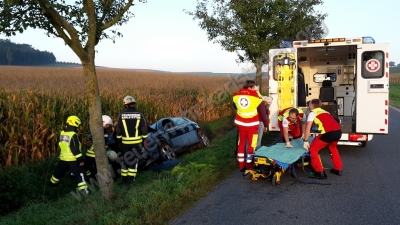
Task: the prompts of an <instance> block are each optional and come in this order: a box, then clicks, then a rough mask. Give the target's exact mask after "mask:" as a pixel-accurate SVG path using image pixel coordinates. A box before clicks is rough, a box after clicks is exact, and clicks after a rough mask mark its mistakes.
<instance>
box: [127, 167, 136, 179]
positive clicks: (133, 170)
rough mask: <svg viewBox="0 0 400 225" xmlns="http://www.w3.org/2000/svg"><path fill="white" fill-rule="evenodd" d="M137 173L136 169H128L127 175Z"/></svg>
mask: <svg viewBox="0 0 400 225" xmlns="http://www.w3.org/2000/svg"><path fill="white" fill-rule="evenodd" d="M136 173H137V169H128V176H133V177H135V176H136Z"/></svg>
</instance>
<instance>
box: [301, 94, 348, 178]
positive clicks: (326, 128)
mask: <svg viewBox="0 0 400 225" xmlns="http://www.w3.org/2000/svg"><path fill="white" fill-rule="evenodd" d="M309 108H310V110H311V112H310V113H309V114H308V117H307V124H305V123H303V125H302V127H303V129H304V131H305V132H304V148H305V149H307V150H309V151H310V157H311V166H312V168H313V169H314V171H315V172H314V176H315V178H319V179H326V178H327V176H326V174H325V172H324V168H323V167H322V163H321V161H320V159H319V155H318V154H319V153H318V152H319V151H320V150H321V149H323V148H325V147H326V146H329V151H330V154H331V159H332V163H333V169H331V170H330V172H331V173H333V174H336V175H338V176H341V175H342V167H343V164H342V159H341V158H340V155H339V151H338V149H337V144H338V141H339V140H340V138H341V136H342V131H341V128H340V124H339V123H338V122H337V120H336V119H335V118H334V117H333V116H332V115H331V114H330V113H328V112H327V111H325V110H323V109H321V101H320V100H319V99H313V100H311V101H310V102H309ZM313 123H315V124H316V125H317V126H318V130H319V131H320V135H318V136H316V137H315V138H314V140H313V141H312V143H311V146H310V144H309V143H308V137H309V135H310V131H311V127H312V125H313ZM306 125H307V127H305V126H306Z"/></svg>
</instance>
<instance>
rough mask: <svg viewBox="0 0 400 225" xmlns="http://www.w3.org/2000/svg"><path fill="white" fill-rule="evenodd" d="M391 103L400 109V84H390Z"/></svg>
mask: <svg viewBox="0 0 400 225" xmlns="http://www.w3.org/2000/svg"><path fill="white" fill-rule="evenodd" d="M389 103H390V105H392V106H394V107H397V108H400V83H393V82H391V83H389Z"/></svg>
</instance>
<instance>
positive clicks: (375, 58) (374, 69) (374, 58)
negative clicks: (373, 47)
mask: <svg viewBox="0 0 400 225" xmlns="http://www.w3.org/2000/svg"><path fill="white" fill-rule="evenodd" d="M361 57H362V61H361V68H362V70H361V76H362V77H363V78H366V79H368V78H381V77H383V76H384V73H385V58H384V53H383V52H382V51H368V52H363V53H362V55H361Z"/></svg>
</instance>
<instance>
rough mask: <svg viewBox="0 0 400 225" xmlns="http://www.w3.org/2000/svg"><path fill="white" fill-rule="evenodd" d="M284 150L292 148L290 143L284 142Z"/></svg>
mask: <svg viewBox="0 0 400 225" xmlns="http://www.w3.org/2000/svg"><path fill="white" fill-rule="evenodd" d="M285 148H293V146H292V145H291V144H290V142H286V146H285Z"/></svg>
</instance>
